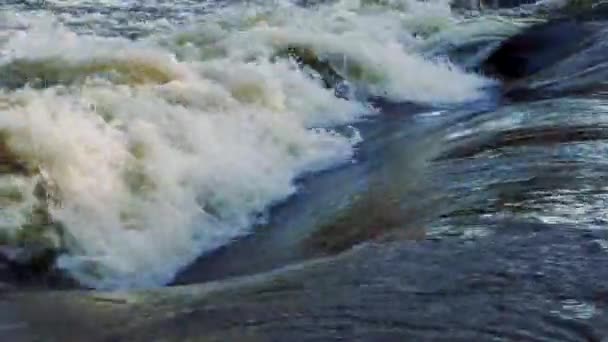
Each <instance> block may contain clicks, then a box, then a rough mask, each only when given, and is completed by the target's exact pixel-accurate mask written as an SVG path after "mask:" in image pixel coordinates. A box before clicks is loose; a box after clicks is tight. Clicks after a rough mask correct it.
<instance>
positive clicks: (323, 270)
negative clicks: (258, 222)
mask: <svg viewBox="0 0 608 342" xmlns="http://www.w3.org/2000/svg"><path fill="white" fill-rule="evenodd" d="M494 228H495V234H494V235H493V236H492V237H487V238H472V239H471V238H458V237H453V238H442V239H438V240H426V241H423V242H392V243H387V244H375V243H372V244H368V245H365V246H361V247H359V248H356V249H355V250H353V251H351V252H348V253H346V254H344V255H342V256H340V257H337V258H335V259H327V260H320V261H315V262H310V263H306V264H302V265H299V266H296V267H292V268H290V269H285V270H282V271H278V272H274V273H270V274H261V275H257V276H254V277H251V278H244V279H240V280H235V281H228V282H225V283H210V284H207V285H197V286H192V287H185V288H174V289H170V290H163V291H153V292H151V293H140V294H132V295H120V294H118V295H112V294H108V295H104V294H88V295H84V296H83V295H82V294H78V293H47V294H26V295H14V294H13V295H7V296H3V298H2V300H3V302H4V303H5V304H4V305H5V308H7V307H9V306H10V307H12V308H13V309H14V311H12V313H13V315H14V317H13V319H14V320H15V321H17V322H21V325H15V326H14V327H13V328H12V329H10V328H8V331H9V332H10V333H13V334H15V336H17V335H16V334H17V333H18V332H19V331H20V330H23V331H22V333H25V332H27V333H28V334H30V335H32V336H39V337H43V338H44V340H45V341H79V340H80V339H79V338H83V337H84V336H86V337H87V340H88V341H186V340H205V341H226V340H239V341H284V340H287V339H288V340H293V341H318V340H324V341H328V340H344V339H349V340H356V341H403V340H425V341H444V340H445V341H471V340H476V341H490V340H495V339H497V338H499V339H501V340H506V341H522V340H527V341H601V340H602V339H603V338H605V337H607V336H608V315H607V311H606V309H607V305H608V267H607V266H606V265H608V254H607V251H606V243H605V241H606V238H608V236H607V235H606V233H604V232H594V231H586V230H577V229H572V228H569V227H559V226H551V225H544V224H534V223H525V222H520V223H517V222H502V223H499V224H497V225H495V226H494ZM531 251H534V252H533V253H532V252H531ZM52 310H57V311H58V312H61V314H60V315H48V313H49V312H50V311H52ZM26 327H27V328H26ZM22 340H23V341H29V340H28V339H22ZM14 341H20V340H19V339H15V340H14Z"/></svg>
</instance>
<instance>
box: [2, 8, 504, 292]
mask: <svg viewBox="0 0 608 342" xmlns="http://www.w3.org/2000/svg"><path fill="white" fill-rule="evenodd" d="M137 3H138V2H137V1H135V0H133V1H129V0H120V1H119V0H115V1H113V0H105V1H102V0H100V1H91V0H89V1H87V0H75V1H68V0H66V1H60V0H53V1H47V2H46V3H45V5H44V6H34V5H32V4H31V3H28V2H23V3H22V2H15V3H10V4H4V5H0V159H3V160H8V161H9V163H8V164H9V165H12V166H11V167H9V168H8V170H4V169H0V194H2V195H3V196H2V199H1V202H0V238H1V239H2V240H3V244H7V245H14V246H22V245H23V243H24V242H23V241H24V236H32V235H35V236H44V238H45V239H46V240H45V241H52V243H53V244H54V247H55V248H56V249H57V250H58V251H59V257H58V258H57V260H56V264H57V267H59V268H60V269H63V270H65V271H66V272H67V273H69V274H70V275H71V276H72V277H74V278H75V279H77V280H78V281H79V282H80V283H81V284H83V285H84V286H88V287H92V288H131V287H153V286H159V285H163V284H166V283H168V282H170V281H171V280H172V279H173V277H174V276H175V274H176V272H178V271H179V270H180V269H182V268H184V267H185V266H187V265H188V264H189V263H191V262H192V261H193V260H194V259H195V258H196V257H198V256H200V255H201V254H204V253H208V252H210V251H213V250H215V249H217V248H218V247H221V246H223V245H226V244H228V243H230V242H231V241H233V240H234V239H236V238H238V237H239V236H242V235H244V234H248V233H251V232H252V230H253V229H254V227H255V226H256V225H257V224H260V223H262V222H264V220H265V219H266V216H267V215H266V214H267V212H268V210H269V208H271V207H272V206H273V205H275V204H277V203H280V202H282V201H285V200H286V199H288V198H289V197H290V196H291V195H293V194H295V193H297V191H298V185H297V180H298V179H299V178H301V177H302V176H304V175H308V174H311V173H313V172H316V171H320V170H325V169H329V168H335V167H339V166H340V165H343V164H347V163H356V162H357V160H356V148H357V144H359V143H360V142H361V137H360V135H359V133H358V129H357V123H358V122H361V121H365V120H373V119H374V117H376V116H378V115H380V114H379V113H378V110H377V109H376V108H374V105H373V101H370V99H377V98H382V99H384V100H385V101H389V102H395V103H401V102H411V103H416V104H421V105H435V106H452V105H459V104H463V103H467V102H472V101H476V100H479V99H481V98H483V97H484V96H485V95H484V88H485V87H487V86H489V85H491V84H492V83H493V81H492V80H489V79H486V78H484V77H482V76H480V75H477V74H475V73H473V72H466V71H464V70H462V69H461V68H459V67H457V66H455V65H454V64H453V63H451V62H450V61H449V59H447V58H446V57H445V56H441V54H437V53H436V51H437V49H438V48H440V47H443V46H445V45H446V44H447V45H449V44H448V43H450V42H455V41H458V39H465V38H466V39H470V38H471V32H477V33H484V34H491V33H492V32H491V31H492V30H491V29H492V28H496V27H498V26H500V25H502V26H500V27H501V30H500V31H501V32H503V33H504V32H508V30H507V29H505V28H504V26H505V25H506V24H505V23H501V22H500V21H493V20H492V19H491V18H486V19H483V20H481V19H479V20H478V21H471V20H470V19H466V18H464V17H461V16H460V15H458V14H456V13H453V12H452V10H451V9H450V4H449V3H448V2H446V1H442V0H440V1H428V2H424V3H423V2H417V1H413V0H385V1H369V0H360V1H355V0H340V1H335V2H328V3H323V4H317V5H309V6H306V7H303V6H300V5H298V4H295V3H291V2H287V1H275V2H259V3H256V2H226V3H210V2H200V1H187V0H180V1H160V0H158V1H150V2H146V6H147V7H145V8H143V9H141V10H137V9H138V8H140V7H141V4H137ZM138 6H139V7H138ZM152 9H154V10H152ZM467 20H469V21H471V22H470V23H469V24H467V25H464V24H463V23H465V22H466V21H467ZM456 28H457V29H456ZM513 29H515V28H513ZM294 51H296V52H298V51H300V52H301V51H305V54H306V56H302V55H299V56H298V55H297V54H296V53H294ZM306 59H314V60H315V61H318V63H317V64H319V65H324V66H330V67H331V70H335V71H336V73H337V74H338V75H339V76H340V77H339V80H338V81H337V82H335V83H332V84H328V82H327V77H328V75H327V74H323V72H322V70H320V68H315V67H314V66H313V67H311V66H310V65H307V64H306V63H303V62H302V60H306Z"/></svg>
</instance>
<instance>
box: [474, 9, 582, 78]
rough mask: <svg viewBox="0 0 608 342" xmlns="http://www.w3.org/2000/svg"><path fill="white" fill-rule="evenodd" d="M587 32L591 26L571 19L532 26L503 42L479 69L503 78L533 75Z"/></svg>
mask: <svg viewBox="0 0 608 342" xmlns="http://www.w3.org/2000/svg"><path fill="white" fill-rule="evenodd" d="M591 33H593V30H592V28H590V27H588V26H587V25H585V24H584V23H582V22H580V21H578V20H574V19H560V20H555V21H550V22H548V23H544V24H540V25H535V26H532V27H531V28H529V29H527V30H525V31H524V32H522V33H520V34H518V35H515V36H514V37H512V38H510V39H507V40H506V41H505V42H503V43H502V44H501V45H500V47H499V48H498V49H497V50H496V51H494V52H493V53H492V54H491V55H490V56H489V57H488V59H487V60H486V61H485V62H484V63H483V65H482V71H483V72H484V73H486V74H488V75H491V76H495V77H498V78H502V79H505V80H513V79H520V78H523V77H527V76H530V75H533V74H534V73H536V72H539V71H540V70H542V69H543V68H547V67H549V66H551V65H553V64H555V63H557V62H558V61H560V60H562V59H564V58H566V57H568V56H569V55H571V54H573V53H575V52H576V51H578V50H579V49H581V47H582V46H583V44H584V43H585V42H586V41H587V40H588V39H589V36H590V35H591Z"/></svg>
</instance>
